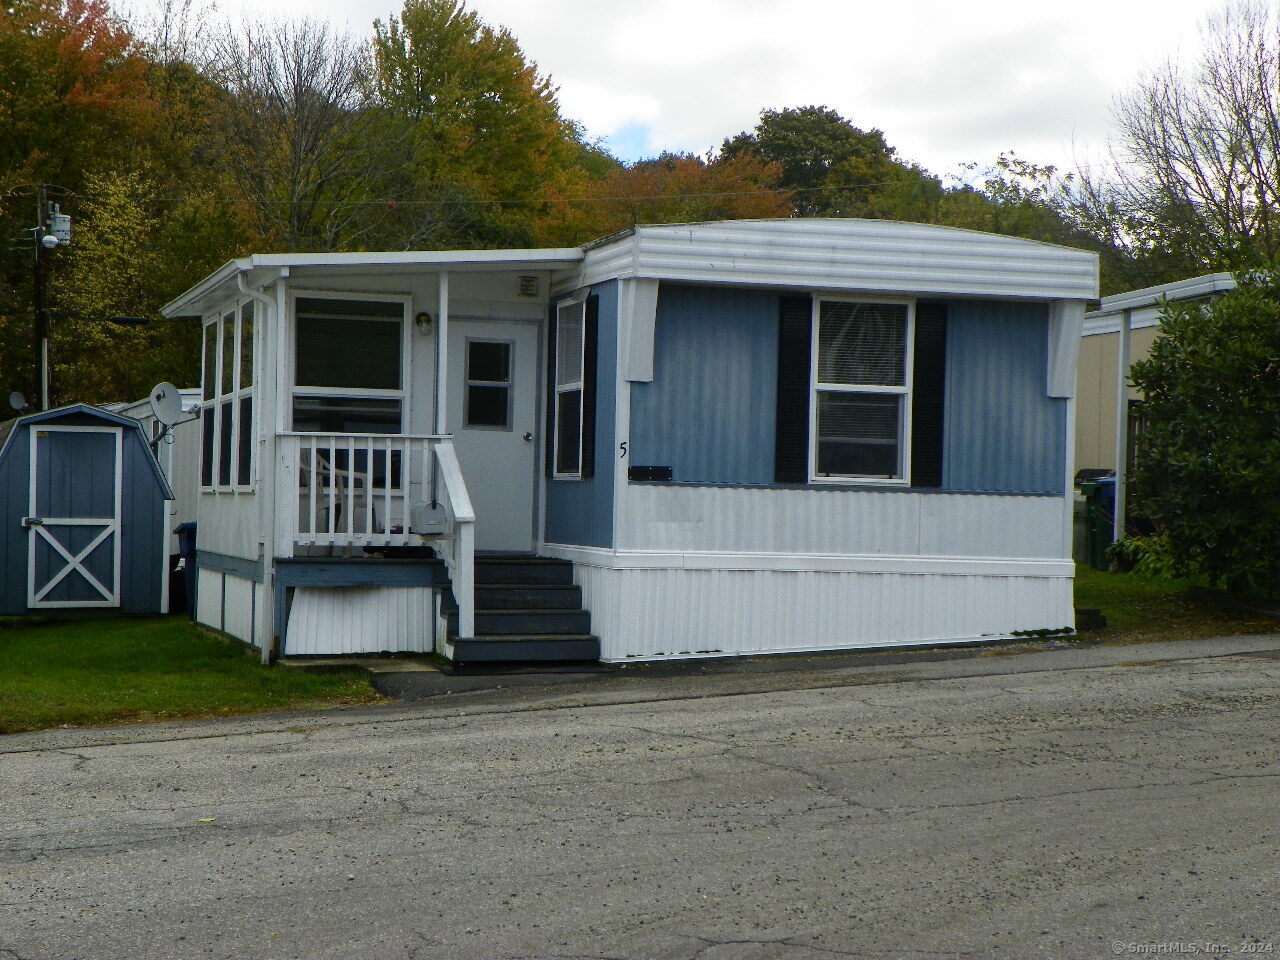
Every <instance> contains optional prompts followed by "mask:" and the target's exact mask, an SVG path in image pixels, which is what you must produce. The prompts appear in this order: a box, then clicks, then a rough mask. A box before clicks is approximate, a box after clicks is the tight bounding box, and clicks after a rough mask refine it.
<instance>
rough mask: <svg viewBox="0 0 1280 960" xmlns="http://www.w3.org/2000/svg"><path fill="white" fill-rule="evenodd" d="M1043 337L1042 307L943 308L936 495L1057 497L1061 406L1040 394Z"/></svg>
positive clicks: (1062, 472) (1045, 317) (983, 304)
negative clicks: (942, 381)
mask: <svg viewBox="0 0 1280 960" xmlns="http://www.w3.org/2000/svg"><path fill="white" fill-rule="evenodd" d="M1048 337H1049V309H1048V307H1047V306H1046V305H1044V304H1031V303H1000V302H994V301H954V302H951V303H949V304H948V306H947V385H946V413H945V427H944V441H943V442H944V445H945V447H944V450H943V460H942V469H943V475H942V487H943V489H944V490H948V491H965V492H970V491H971V492H979V491H981V492H1007V493H1036V494H1061V493H1062V492H1063V490H1064V488H1065V485H1066V450H1067V441H1066V430H1067V401H1066V400H1064V399H1057V398H1053V397H1049V396H1047V395H1046V390H1047V387H1048V383H1047V377H1048V359H1047V358H1048Z"/></svg>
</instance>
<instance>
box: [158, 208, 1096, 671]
mask: <svg viewBox="0 0 1280 960" xmlns="http://www.w3.org/2000/svg"><path fill="white" fill-rule="evenodd" d="M1096 295H1097V260H1096V257H1095V256H1094V255H1093V254H1090V253H1084V252H1081V251H1077V250H1072V249H1068V248H1065V247H1059V246H1053V245H1049V244H1043V243H1036V242H1032V241H1027V240H1020V239H1015V238H1010V237H1003V236H994V235H988V234H982V233H976V232H972V231H966V230H959V229H953V228H946V227H935V226H923V225H918V224H907V223H897V222H889V221H872V220H853V219H828V220H824V219H806V220H770V221H732V222H721V223H700V224H683V225H663V226H640V227H637V228H635V229H633V230H629V231H627V232H626V233H624V234H620V235H617V236H614V237H609V238H606V239H604V240H600V241H597V242H595V243H592V244H589V245H587V246H585V247H582V248H568V249H545V250H500V251H492V250H487V251H436V252H398V253H338V254H280V255H262V256H252V257H246V258H244V259H241V260H235V261H232V262H230V263H228V264H226V265H225V266H224V267H222V268H221V269H219V270H218V271H216V272H215V273H213V274H211V275H210V276H209V277H207V278H206V279H205V280H203V281H202V282H200V283H199V284H197V285H196V286H195V287H193V288H191V289H190V290H188V291H187V292H186V293H184V294H183V295H182V296H181V297H179V298H178V299H177V300H175V301H173V302H172V303H170V304H169V305H168V306H166V308H165V314H166V315H167V316H170V317H192V318H197V319H198V321H199V322H201V323H202V325H203V330H204V341H203V343H204V370H203V383H202V393H201V401H200V408H201V449H202V456H201V466H200V470H201V474H200V484H201V493H200V497H199V504H198V508H197V514H198V524H199V526H198V543H197V546H198V562H199V566H200V571H199V577H200V587H199V610H198V613H197V616H198V619H199V620H200V621H201V622H203V623H206V624H208V625H210V626H212V627H215V628H218V629H221V630H223V631H226V632H227V633H230V634H232V635H234V636H237V637H241V638H243V639H244V640H246V641H249V642H251V643H253V644H255V645H257V646H259V647H260V648H261V649H262V651H263V654H264V657H270V656H271V655H272V654H273V652H274V653H275V654H280V655H285V656H297V655H308V654H333V653H349V652H376V651H422V652H427V651H434V652H437V653H439V654H441V655H443V656H445V657H449V658H452V659H455V660H461V661H480V660H524V661H530V660H533V661H536V660H544V659H558V658H561V659H596V658H599V659H602V660H605V661H613V662H616V661H627V660H635V659H660V658H672V657H692V656H724V655H739V654H759V653H771V652H782V651H800V650H826V649H845V648H856V647H878V646H893V645H905V644H921V643H938V642H960V641H975V640H982V639H991V638H997V637H1007V636H1011V635H1015V634H1018V633H1020V632H1024V631H1040V630H1050V631H1067V630H1070V629H1071V628H1072V625H1073V608H1072V600H1071V586H1072V574H1073V567H1072V564H1071V561H1070V547H1071V537H1070V534H1071V513H1070V495H1069V493H1070V489H1071V483H1070V478H1071V476H1072V474H1073V464H1072V462H1071V456H1070V439H1069V438H1071V436H1072V435H1073V413H1074V403H1073V399H1072V395H1073V392H1074V388H1075V373H1076V371H1075V362H1076V354H1077V350H1078V348H1079V344H1080V332H1081V323H1082V320H1083V316H1084V306H1085V303H1086V302H1087V301H1088V300H1090V299H1092V298H1094V297H1096Z"/></svg>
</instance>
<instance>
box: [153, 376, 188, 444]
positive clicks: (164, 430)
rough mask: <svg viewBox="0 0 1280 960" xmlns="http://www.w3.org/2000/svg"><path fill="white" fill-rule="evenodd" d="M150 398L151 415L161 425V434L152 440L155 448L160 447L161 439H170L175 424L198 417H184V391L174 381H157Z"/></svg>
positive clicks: (170, 441)
mask: <svg viewBox="0 0 1280 960" xmlns="http://www.w3.org/2000/svg"><path fill="white" fill-rule="evenodd" d="M150 400H151V415H152V416H153V417H155V418H156V422H157V423H159V424H160V426H161V430H160V435H159V436H158V437H156V438H155V440H153V441H152V447H153V449H159V447H160V441H162V440H167V439H168V437H169V433H170V430H171V429H172V428H173V427H174V426H176V425H177V424H179V423H187V422H189V421H191V420H195V419H197V418H196V417H188V418H187V419H186V420H183V419H182V391H180V390H179V389H178V388H177V387H175V386H174V385H173V384H172V383H168V382H165V383H157V384H156V385H155V386H154V387H152V388H151V397H150ZM168 442H169V443H172V442H173V441H172V440H169V441H168Z"/></svg>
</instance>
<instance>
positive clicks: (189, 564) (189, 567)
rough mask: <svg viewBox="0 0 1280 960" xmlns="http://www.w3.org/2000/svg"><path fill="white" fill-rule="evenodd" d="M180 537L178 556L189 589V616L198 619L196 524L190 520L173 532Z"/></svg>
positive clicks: (179, 525)
mask: <svg viewBox="0 0 1280 960" xmlns="http://www.w3.org/2000/svg"><path fill="white" fill-rule="evenodd" d="M173 532H174V533H176V534H177V535H178V556H180V557H182V572H183V574H184V577H185V584H186V588H187V615H188V616H189V617H191V619H192V620H194V619H195V618H196V523H195V521H194V520H188V521H187V522H186V523H180V524H178V526H177V527H176V528H175V529H174V531H173Z"/></svg>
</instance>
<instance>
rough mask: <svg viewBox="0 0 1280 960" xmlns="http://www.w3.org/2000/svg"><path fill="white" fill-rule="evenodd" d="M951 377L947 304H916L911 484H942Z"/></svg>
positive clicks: (931, 302) (921, 485) (921, 302)
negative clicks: (946, 399)
mask: <svg viewBox="0 0 1280 960" xmlns="http://www.w3.org/2000/svg"><path fill="white" fill-rule="evenodd" d="M946 380H947V305H946V304H945V303H939V302H938V301H936V300H920V301H918V302H917V303H916V343H915V369H914V371H913V381H912V395H911V485H912V486H913V487H940V486H942V429H943V400H944V391H945V389H946Z"/></svg>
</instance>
